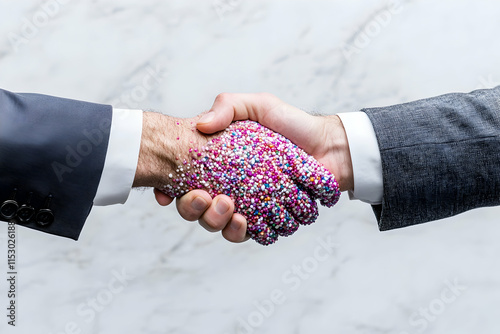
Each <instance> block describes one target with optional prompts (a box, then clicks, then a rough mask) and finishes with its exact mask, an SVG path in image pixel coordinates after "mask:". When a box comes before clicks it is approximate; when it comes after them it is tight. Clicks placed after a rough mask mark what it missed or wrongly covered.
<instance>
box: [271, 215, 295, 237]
mask: <svg viewBox="0 0 500 334" xmlns="http://www.w3.org/2000/svg"><path fill="white" fill-rule="evenodd" d="M298 229H299V223H298V222H297V220H295V219H294V218H293V215H291V214H290V213H289V212H288V210H283V211H282V212H281V214H280V223H279V224H278V225H276V227H275V230H276V232H277V233H278V234H279V235H281V236H283V237H288V236H289V235H292V234H294V233H295V232H296V231H297V230H298Z"/></svg>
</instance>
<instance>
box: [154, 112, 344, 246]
mask: <svg viewBox="0 0 500 334" xmlns="http://www.w3.org/2000/svg"><path fill="white" fill-rule="evenodd" d="M189 152H190V155H191V156H190V157H189V158H185V159H183V160H182V162H181V161H179V164H178V167H177V169H176V171H175V173H171V174H169V180H170V182H169V183H168V184H166V185H165V186H164V187H162V188H161V191H162V192H164V193H165V194H167V195H168V196H170V197H179V196H181V195H183V194H185V193H186V192H188V191H190V190H193V189H206V190H207V191H208V192H209V194H210V195H212V196H216V195H219V194H226V195H228V196H230V197H231V199H233V200H234V202H235V204H236V212H238V213H241V214H243V215H244V216H245V217H246V218H247V219H248V228H247V231H248V233H249V234H250V237H251V238H252V239H254V240H255V241H257V242H258V243H260V244H262V245H269V244H272V243H274V242H276V240H277V239H278V236H289V235H291V234H293V233H294V232H295V231H296V230H297V229H298V228H299V224H303V225H308V224H311V223H313V222H314V221H316V218H317V217H318V207H317V203H316V199H319V200H320V201H321V204H323V205H325V206H329V207H331V206H333V205H335V203H337V201H338V199H339V196H340V191H339V189H338V183H337V181H336V180H335V177H334V176H333V175H332V174H331V173H330V172H329V171H328V170H327V169H326V168H325V167H324V166H322V165H321V164H319V163H318V161H317V160H316V159H314V158H313V157H311V156H310V155H308V154H307V153H306V152H304V151H303V150H301V149H300V148H298V147H297V145H295V144H293V143H292V142H291V141H290V140H288V139H287V138H285V137H283V136H282V135H280V134H278V133H276V132H273V131H271V130H269V129H268V128H266V127H264V126H262V125H261V124H259V123H256V122H252V121H240V122H235V123H233V124H231V125H230V126H229V128H227V129H226V130H225V131H222V132H220V133H218V134H217V135H216V137H215V138H213V139H212V140H211V141H210V142H209V143H207V144H206V145H204V146H201V147H200V146H194V147H192V148H190V149H189Z"/></svg>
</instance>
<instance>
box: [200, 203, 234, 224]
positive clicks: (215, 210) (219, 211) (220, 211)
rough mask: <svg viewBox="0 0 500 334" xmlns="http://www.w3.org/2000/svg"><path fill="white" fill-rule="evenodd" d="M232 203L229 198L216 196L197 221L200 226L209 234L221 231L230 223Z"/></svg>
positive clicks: (232, 209)
mask: <svg viewBox="0 0 500 334" xmlns="http://www.w3.org/2000/svg"><path fill="white" fill-rule="evenodd" d="M233 212H234V203H233V201H232V200H231V198H230V197H229V196H226V195H218V196H216V197H215V198H214V199H213V201H212V204H211V205H210V207H209V208H208V209H207V210H206V211H205V213H204V214H203V215H202V216H201V218H200V219H199V223H200V225H201V226H202V227H203V228H204V229H206V230H207V231H209V232H217V231H222V230H223V229H224V228H225V227H226V225H227V224H229V222H230V221H231V218H232V216H233Z"/></svg>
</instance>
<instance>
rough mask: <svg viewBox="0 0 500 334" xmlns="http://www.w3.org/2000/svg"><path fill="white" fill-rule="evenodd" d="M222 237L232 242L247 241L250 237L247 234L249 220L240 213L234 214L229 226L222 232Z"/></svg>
mask: <svg viewBox="0 0 500 334" xmlns="http://www.w3.org/2000/svg"><path fill="white" fill-rule="evenodd" d="M222 236H223V237H224V238H225V239H226V240H228V241H231V242H243V241H247V240H248V239H249V238H250V236H249V235H248V234H247V220H246V219H245V217H243V216H242V215H240V214H239V213H235V214H233V217H232V218H231V221H230V222H229V224H227V225H226V227H224V229H223V230H222Z"/></svg>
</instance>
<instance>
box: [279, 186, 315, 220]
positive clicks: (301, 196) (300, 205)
mask: <svg viewBox="0 0 500 334" xmlns="http://www.w3.org/2000/svg"><path fill="white" fill-rule="evenodd" d="M286 209H287V211H288V212H290V213H291V214H292V216H293V218H295V221H297V222H298V223H300V224H303V225H308V224H312V223H314V222H315V221H316V219H317V218H318V215H319V213H318V204H317V203H316V201H315V200H314V199H313V198H311V196H309V194H308V193H307V192H306V191H304V190H302V189H300V188H298V187H297V186H295V185H294V186H293V188H292V189H291V191H290V195H289V196H287V198H286Z"/></svg>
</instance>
